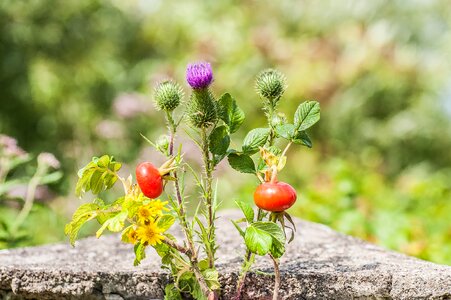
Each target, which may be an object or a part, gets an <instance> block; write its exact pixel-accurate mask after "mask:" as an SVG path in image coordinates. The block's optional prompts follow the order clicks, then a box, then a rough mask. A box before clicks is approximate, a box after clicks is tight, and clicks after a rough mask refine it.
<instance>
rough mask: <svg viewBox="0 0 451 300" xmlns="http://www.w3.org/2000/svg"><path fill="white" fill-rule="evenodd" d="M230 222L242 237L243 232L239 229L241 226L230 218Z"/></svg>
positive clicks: (243, 235)
mask: <svg viewBox="0 0 451 300" xmlns="http://www.w3.org/2000/svg"><path fill="white" fill-rule="evenodd" d="M231 222H232V224H233V226H235V228H236V230H238V232H239V233H240V235H241V236H242V237H243V238H245V233H244V231H243V229H241V227H240V226H239V225H238V224H237V223H236V222H235V221H234V220H231Z"/></svg>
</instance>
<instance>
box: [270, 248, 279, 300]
mask: <svg viewBox="0 0 451 300" xmlns="http://www.w3.org/2000/svg"><path fill="white" fill-rule="evenodd" d="M269 256H270V257H271V259H272V261H273V264H274V276H275V278H274V292H273V295H272V300H278V299H279V287H280V269H279V261H278V260H277V258H274V256H272V255H271V254H270V255H269Z"/></svg>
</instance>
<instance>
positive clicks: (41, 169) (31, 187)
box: [11, 162, 47, 235]
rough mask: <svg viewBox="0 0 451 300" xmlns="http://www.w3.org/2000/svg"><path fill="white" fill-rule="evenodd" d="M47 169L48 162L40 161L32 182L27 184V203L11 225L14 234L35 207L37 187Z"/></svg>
mask: <svg viewBox="0 0 451 300" xmlns="http://www.w3.org/2000/svg"><path fill="white" fill-rule="evenodd" d="M46 171H47V165H46V164H40V163H39V162H38V167H37V169H36V172H35V173H34V175H33V177H32V178H31V179H30V182H29V183H28V186H27V193H26V195H25V203H24V205H23V207H22V209H21V210H20V212H19V214H18V215H17V217H16V221H15V222H14V224H13V225H12V226H11V233H12V234H13V235H14V234H15V233H17V230H18V229H19V228H20V226H21V225H22V224H23V222H24V221H25V220H26V218H27V217H28V215H29V214H30V211H31V209H32V207H33V203H34V196H35V194H36V189H37V187H38V185H39V182H40V181H41V179H42V176H44V174H45V173H46Z"/></svg>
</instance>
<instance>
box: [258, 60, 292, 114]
mask: <svg viewBox="0 0 451 300" xmlns="http://www.w3.org/2000/svg"><path fill="white" fill-rule="evenodd" d="M286 87H287V84H286V80H285V76H284V75H283V74H282V73H281V72H279V71H277V70H274V69H268V70H264V71H262V72H261V73H260V74H259V75H258V76H257V79H256V81H255V88H256V90H257V93H258V94H259V95H260V96H261V97H263V98H266V99H268V100H269V101H270V103H271V104H272V105H273V106H275V105H276V104H277V102H278V101H279V99H280V97H282V95H283V93H284V92H285V89H286Z"/></svg>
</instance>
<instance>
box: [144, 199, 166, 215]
mask: <svg viewBox="0 0 451 300" xmlns="http://www.w3.org/2000/svg"><path fill="white" fill-rule="evenodd" d="M166 204H168V201H164V202H161V200H160V199H158V200H153V201H151V202H150V203H149V206H150V207H151V208H152V211H153V213H154V214H156V215H160V216H161V215H162V214H163V211H169V209H168V208H166V207H165V205H166Z"/></svg>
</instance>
